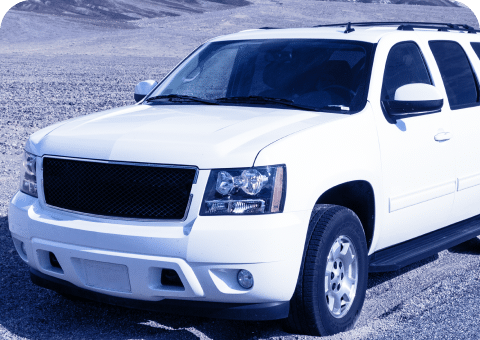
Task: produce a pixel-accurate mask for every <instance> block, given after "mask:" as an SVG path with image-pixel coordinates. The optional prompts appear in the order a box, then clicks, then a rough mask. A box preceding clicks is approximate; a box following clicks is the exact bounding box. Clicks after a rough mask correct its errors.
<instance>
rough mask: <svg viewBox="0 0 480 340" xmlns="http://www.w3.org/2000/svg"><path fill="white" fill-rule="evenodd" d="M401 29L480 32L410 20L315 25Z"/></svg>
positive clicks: (349, 30) (462, 26) (437, 23)
mask: <svg viewBox="0 0 480 340" xmlns="http://www.w3.org/2000/svg"><path fill="white" fill-rule="evenodd" d="M397 25H398V28H397V30H399V31H413V30H414V29H415V28H426V29H436V30H438V31H440V32H449V31H462V32H468V33H474V34H476V33H477V32H480V30H476V29H475V28H474V27H472V26H468V25H465V24H449V23H442V22H415V21H413V22H409V21H384V22H347V23H339V24H328V25H317V26H313V27H334V26H345V27H347V29H346V30H345V33H350V32H353V31H354V30H353V29H352V26H397Z"/></svg>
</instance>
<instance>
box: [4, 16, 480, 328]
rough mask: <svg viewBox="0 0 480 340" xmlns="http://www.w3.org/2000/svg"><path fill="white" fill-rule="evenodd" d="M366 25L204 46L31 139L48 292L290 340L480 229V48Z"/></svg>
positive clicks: (13, 211) (437, 34)
mask: <svg viewBox="0 0 480 340" xmlns="http://www.w3.org/2000/svg"><path fill="white" fill-rule="evenodd" d="M476 33H477V31H475V30H474V29H473V28H471V27H469V26H466V25H451V24H418V23H383V24H380V23H361V24H348V25H346V24H343V25H340V24H339V25H331V26H330V27H315V28H299V29H271V28H263V29H258V30H250V31H244V32H239V33H237V34H232V35H227V36H223V37H219V38H215V39H212V40H210V41H208V42H207V43H205V44H203V45H202V46H200V47H199V48H198V49H197V50H196V51H194V52H193V53H192V54H191V55H190V56H188V57H187V58H186V59H185V60H184V61H183V62H182V63H180V65H179V66H178V67H176V68H175V69H174V70H173V71H172V72H171V73H170V74H169V75H168V76H167V77H166V78H165V79H164V80H163V81H162V82H161V83H160V84H157V83H156V82H153V81H146V82H142V83H140V84H139V85H138V86H137V88H136V92H135V97H136V100H137V101H139V103H138V104H137V105H135V106H130V107H123V108H118V109H114V110H110V111H107V112H103V113H97V114H92V115H89V116H83V117H78V118H76V119H72V120H69V121H66V122H62V123H59V124H56V125H53V126H50V127H48V128H46V129H43V130H41V131H38V132H37V133H35V134H33V135H32V136H31V137H30V139H29V140H28V142H27V143H26V146H25V156H24V162H23V168H22V172H23V174H22V179H21V185H20V191H19V192H18V193H17V194H16V195H15V196H14V197H13V199H12V201H11V203H10V210H9V225H10V230H11V233H12V236H13V240H14V243H15V247H16V249H17V251H18V253H19V255H20V257H21V258H22V259H23V260H24V261H25V262H26V263H27V264H28V265H29V266H30V271H31V277H32V280H33V282H34V283H36V284H38V285H40V286H43V287H46V288H50V289H54V290H56V291H57V292H59V293H61V294H65V295H79V296H83V297H87V298H90V299H94V300H97V301H105V302H109V303H114V304H119V305H125V306H131V307H136V308H145V309H149V310H155V311H169V312H179V313H187V314H197V315H202V316H211V317H222V318H232V319H243V320H269V319H284V320H285V322H284V324H285V326H286V329H287V330H289V331H291V332H297V333H303V334H312V335H328V334H334V333H337V332H341V331H345V330H348V329H350V328H352V327H353V325H354V324H355V321H356V320H357V319H358V317H359V315H360V311H361V309H362V306H363V302H364V298H365V291H366V288H367V276H368V272H369V271H370V272H372V271H374V272H378V271H391V270H396V269H398V268H400V267H402V266H405V265H408V264H410V263H413V262H415V261H418V260H419V259H421V258H424V257H427V256H430V255H432V254H434V253H436V252H438V251H440V250H443V249H445V248H448V247H451V246H453V245H456V244H458V243H461V242H463V241H466V240H468V239H470V238H472V237H475V236H476V235H478V234H480V223H479V222H480V217H479V215H478V214H480V156H479V153H480V140H479V132H478V129H479V126H480V107H479V104H480V102H479V97H480V91H479V82H478V79H479V76H478V75H479V72H480V60H479V55H480V36H479V35H478V34H476Z"/></svg>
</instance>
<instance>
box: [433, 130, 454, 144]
mask: <svg viewBox="0 0 480 340" xmlns="http://www.w3.org/2000/svg"><path fill="white" fill-rule="evenodd" d="M450 138H452V134H451V133H450V132H440V133H438V134H436V135H435V140H436V141H437V142H443V141H446V140H449V139H450Z"/></svg>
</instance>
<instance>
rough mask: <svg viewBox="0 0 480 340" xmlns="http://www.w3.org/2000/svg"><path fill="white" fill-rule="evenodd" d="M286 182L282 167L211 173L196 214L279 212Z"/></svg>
mask: <svg viewBox="0 0 480 340" xmlns="http://www.w3.org/2000/svg"><path fill="white" fill-rule="evenodd" d="M286 182H287V173H286V168H285V165H274V166H262V167H255V168H245V169H218V170H212V171H211V173H210V177H209V178H208V182H207V188H206V190H205V195H204V197H203V202H202V207H201V209H200V215H202V216H208V215H239V214H269V213H280V212H283V205H284V203H285V189H286Z"/></svg>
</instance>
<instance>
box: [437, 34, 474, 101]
mask: <svg viewBox="0 0 480 340" xmlns="http://www.w3.org/2000/svg"><path fill="white" fill-rule="evenodd" d="M429 44H430V48H431V49H432V52H433V55H434V57H435V60H436V61H437V65H438V68H439V69H440V73H441V75H442V79H443V83H444V84H445V90H446V91H447V96H448V101H449V102H450V107H451V108H452V109H453V108H456V109H459V108H462V107H466V106H471V105H474V104H475V103H476V102H477V101H478V90H477V82H476V79H475V76H474V75H473V72H472V68H471V67H470V62H469V61H468V59H467V55H466V54H465V51H464V50H463V48H462V47H461V46H460V45H459V44H458V43H456V42H453V41H430V42H429Z"/></svg>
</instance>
